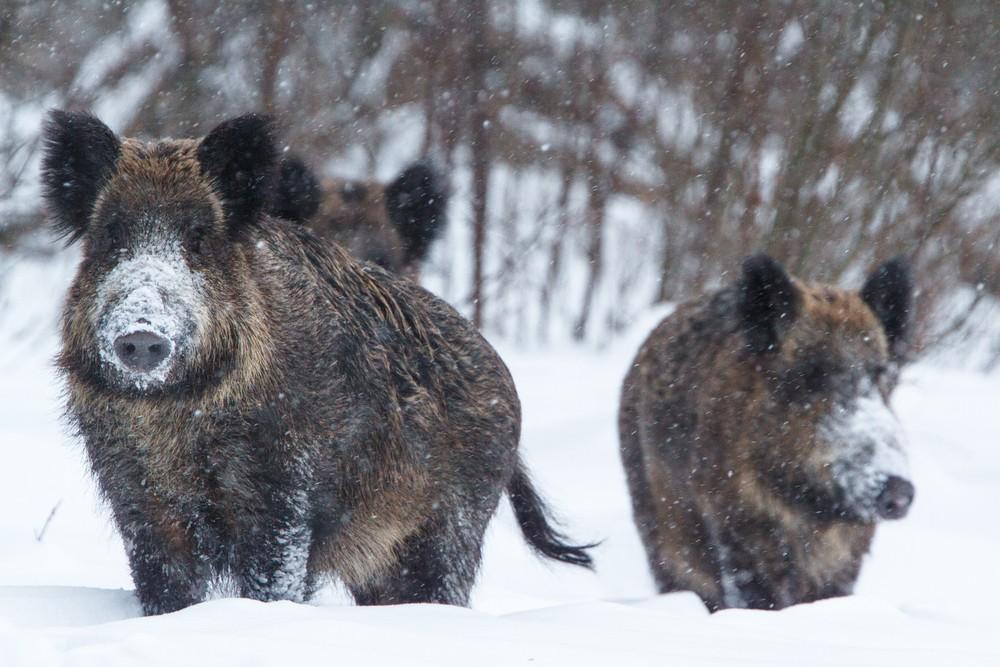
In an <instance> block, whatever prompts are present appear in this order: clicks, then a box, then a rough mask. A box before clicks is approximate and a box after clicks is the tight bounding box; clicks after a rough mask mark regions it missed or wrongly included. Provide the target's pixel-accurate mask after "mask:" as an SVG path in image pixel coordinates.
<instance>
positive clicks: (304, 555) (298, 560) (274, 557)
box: [234, 493, 314, 602]
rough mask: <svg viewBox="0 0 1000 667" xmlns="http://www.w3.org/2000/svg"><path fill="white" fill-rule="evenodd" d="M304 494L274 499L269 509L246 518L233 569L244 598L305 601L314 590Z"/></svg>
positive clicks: (268, 600) (310, 534) (310, 536)
mask: <svg viewBox="0 0 1000 667" xmlns="http://www.w3.org/2000/svg"><path fill="white" fill-rule="evenodd" d="M306 505H307V500H306V497H305V493H291V494H288V495H286V496H283V497H279V498H277V499H272V503H271V507H270V511H268V512H267V513H265V514H257V515H254V516H251V517H246V518H245V519H246V523H245V524H244V525H243V526H242V527H241V530H240V534H241V538H240V540H239V542H238V544H237V549H236V564H235V565H236V566H235V568H234V571H235V574H236V581H237V585H238V587H239V593H240V595H241V596H243V597H248V598H252V599H254V600H261V601H264V602H270V601H274V600H291V601H293V602H303V601H305V600H307V599H309V597H311V595H312V593H313V589H314V583H313V581H312V577H311V576H310V575H309V568H308V565H309V552H310V548H311V546H312V529H311V528H310V525H309V520H308V512H307V511H306Z"/></svg>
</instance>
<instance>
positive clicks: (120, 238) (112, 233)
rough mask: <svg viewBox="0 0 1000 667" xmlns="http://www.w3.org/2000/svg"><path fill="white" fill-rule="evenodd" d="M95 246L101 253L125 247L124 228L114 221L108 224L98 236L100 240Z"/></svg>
mask: <svg viewBox="0 0 1000 667" xmlns="http://www.w3.org/2000/svg"><path fill="white" fill-rule="evenodd" d="M97 247H98V250H99V251H100V252H101V253H102V254H109V253H112V252H115V251H116V250H121V249H122V248H123V247H125V230H124V228H123V227H122V226H121V225H120V224H119V223H116V222H113V223H111V224H110V225H108V226H107V227H106V228H105V230H104V234H103V235H102V236H101V237H100V242H99V244H98V246H97Z"/></svg>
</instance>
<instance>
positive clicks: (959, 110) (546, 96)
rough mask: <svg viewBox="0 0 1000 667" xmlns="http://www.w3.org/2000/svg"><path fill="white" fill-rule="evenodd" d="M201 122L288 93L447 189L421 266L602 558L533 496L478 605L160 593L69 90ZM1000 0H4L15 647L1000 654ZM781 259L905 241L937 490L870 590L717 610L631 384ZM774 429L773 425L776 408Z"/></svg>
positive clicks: (15, 656) (107, 654)
mask: <svg viewBox="0 0 1000 667" xmlns="http://www.w3.org/2000/svg"><path fill="white" fill-rule="evenodd" d="M53 107H56V108H64V109H71V110H83V109H89V110H91V111H93V112H94V113H95V114H96V115H97V116H99V117H100V118H101V119H103V120H104V121H105V122H106V123H108V125H110V126H111V128H112V129H113V130H115V131H116V132H118V133H119V134H123V135H126V136H139V137H146V138H155V137H164V136H174V137H197V136H202V135H204V134H205V133H206V132H208V131H209V130H211V129H212V128H213V127H214V126H215V125H216V124H217V123H219V122H220V121H222V120H224V119H226V118H229V117H232V116H235V115H240V114H243V113H247V112H250V111H263V112H266V113H269V114H272V115H273V116H274V117H275V118H276V120H277V123H278V127H279V129H280V133H281V134H280V136H281V137H282V140H283V141H284V144H285V149H286V150H287V151H288V152H289V153H294V154H298V155H300V156H302V157H303V158H304V159H305V160H306V161H307V162H308V164H309V165H310V166H311V167H312V168H313V169H315V170H316V171H317V172H319V173H320V174H321V175H324V176H330V177H349V178H364V179H370V178H374V179H379V180H388V179H390V178H393V177H394V176H395V175H396V174H398V173H399V171H400V170H401V169H403V168H404V167H405V166H406V165H407V164H409V163H410V162H412V161H413V160H416V159H419V158H423V157H429V158H430V159H432V160H433V161H434V162H435V163H437V165H439V166H440V167H441V168H442V171H444V172H445V174H446V175H447V177H448V181H449V182H450V185H451V195H452V196H451V198H450V202H449V210H448V227H447V229H446V232H445V234H444V237H443V238H442V239H441V240H440V241H438V242H436V243H435V244H434V245H433V247H432V248H431V255H430V258H429V260H428V262H427V263H426V265H425V266H424V267H423V271H422V274H421V280H422V282H423V283H424V284H425V286H426V287H428V288H429V289H430V290H431V291H432V292H435V293H437V294H439V295H441V296H443V297H444V298H445V299H446V300H448V301H449V302H450V303H452V304H454V305H455V306H456V307H457V308H458V309H459V310H461V311H462V312H463V313H464V314H466V315H468V316H469V317H470V318H473V319H474V320H475V321H476V322H477V324H479V325H480V326H481V327H482V329H483V331H484V333H485V335H486V337H487V338H488V339H489V340H490V342H491V343H493V344H494V345H495V346H496V347H497V349H498V351H499V352H500V354H501V356H502V357H503V359H504V361H505V363H506V364H507V366H508V367H509V369H510V371H511V373H512V375H513V378H514V380H515V383H516V385H517V388H518V393H519V396H520V399H521V403H522V406H523V429H522V437H521V445H520V451H521V455H522V456H523V458H524V460H525V462H526V464H527V467H528V468H529V469H530V470H531V472H532V475H533V476H534V479H535V481H536V483H537V484H538V486H539V489H540V490H541V491H542V492H543V494H544V495H545V496H546V497H547V499H549V500H550V502H551V504H552V506H553V507H554V508H556V512H557V515H558V517H559V518H560V519H562V520H563V525H564V527H565V529H566V531H567V533H568V534H569V535H571V536H572V537H574V538H575V539H578V540H581V541H583V540H594V541H600V545H599V546H598V547H596V548H595V549H594V550H593V554H594V558H595V563H596V572H595V573H590V572H584V571H582V570H580V569H579V568H571V567H567V566H561V565H550V564H547V563H543V562H542V561H540V559H538V558H536V557H535V555H534V554H532V553H531V552H530V551H529V550H528V548H527V547H526V546H525V543H524V539H523V537H522V535H521V533H520V532H519V529H518V528H517V524H516V522H515V520H514V517H513V514H512V512H511V511H510V509H509V506H508V504H507V503H506V501H505V502H502V503H501V504H500V507H499V510H498V513H497V516H496V518H495V519H494V520H493V522H492V523H491V525H490V528H489V529H488V531H487V534H486V544H485V548H484V558H483V564H482V568H481V571H480V575H479V579H478V582H477V585H476V587H475V589H474V590H473V596H472V602H471V605H470V608H458V607H445V606H441V605H426V606H424V605H401V606H396V607H355V606H353V605H352V600H351V598H350V596H349V595H347V593H346V592H345V591H344V590H340V589H338V588H337V586H336V585H335V584H334V585H332V586H329V587H327V588H325V589H324V590H323V591H322V592H321V594H320V595H319V596H318V599H316V600H314V601H312V602H310V603H309V604H302V605H296V604H292V603H285V602H279V603H269V604H264V603H258V602H254V601H252V600H246V599H212V600H209V601H206V602H203V603H201V604H198V605H195V606H192V607H190V608H188V609H185V610H183V611H180V612H177V613H174V614H168V615H164V616H157V617H148V618H143V617H141V610H140V608H139V606H138V604H137V602H136V598H135V595H134V594H133V591H132V589H133V588H134V584H133V582H132V580H131V577H130V573H129V567H128V562H127V560H126V558H125V549H124V548H123V544H122V542H121V540H120V538H119V536H118V535H117V533H116V532H115V531H114V529H113V527H112V525H113V524H112V521H111V516H110V511H109V509H108V507H107V505H106V504H105V503H102V502H101V501H100V499H99V498H98V497H97V493H96V490H95V485H94V483H93V481H92V480H91V477H90V475H89V474H88V469H87V465H88V464H87V462H86V459H85V456H84V452H83V447H82V443H81V441H80V439H79V438H77V437H75V436H74V434H73V433H72V432H71V431H70V429H69V428H68V427H67V424H66V422H65V421H64V420H61V419H60V415H61V410H62V402H63V401H62V397H61V395H60V392H61V390H62V387H63V384H62V382H61V381H60V378H59V377H58V374H57V372H56V370H55V367H54V364H53V360H54V358H55V356H56V354H57V351H58V349H59V335H58V315H59V309H60V306H61V303H62V301H63V298H64V295H65V293H66V289H67V286H68V284H69V281H70V279H71V277H72V275H73V272H74V270H75V264H76V262H77V260H78V251H77V250H76V249H75V248H70V249H65V248H63V246H62V244H61V243H59V242H57V241H55V240H54V239H53V237H52V235H51V234H50V233H49V232H48V231H47V230H46V228H45V224H44V218H43V212H42V210H41V203H40V188H39V184H38V163H39V158H40V152H41V146H40V144H39V137H38V134H39V129H40V127H41V123H42V120H43V118H44V113H45V111H46V110H47V109H49V108H53ZM998 245H1000V3H997V2H994V1H988V0H938V1H930V0H912V1H903V0H885V1H884V2H871V1H869V0H860V1H854V2H847V1H841V2H837V1H828V2H815V1H812V0H760V1H757V2H737V1H735V0H733V1H729V0H718V1H704V0H687V1H674V0H662V1H657V0H617V1H614V2H610V1H609V2H599V1H597V0H506V1H502V0H382V1H378V2H376V1H365V0H354V1H353V2H351V1H347V0H340V1H336V2H334V1H329V0H288V1H285V2H281V1H277V0H253V1H247V2H238V1H235V0H230V1H226V2H214V1H213V2H210V1H208V0H138V1H136V2H122V1H118V0H74V1H73V2H61V1H55V0H0V665H3V666H4V667H6V666H7V665H22V664H23V665H32V666H37V665H133V664H143V665H170V666H171V667H172V666H174V665H178V664H211V665H213V667H219V666H220V665H224V664H239V665H247V664H255V665H256V664H261V665H263V664H290V665H296V664H314V663H316V662H317V659H318V658H321V659H322V660H323V661H325V662H330V661H336V662H337V663H339V664H366V665H367V664H386V665H400V664H405V665H434V666H435V667H440V665H449V664H454V665H468V664H477V665H478V664H496V665H504V666H505V667H506V666H507V665H514V664H533V665H564V664H572V665H574V667H585V666H587V665H595V666H596V665H600V666H601V667H603V666H605V665H649V664H668V665H695V664H713V665H719V664H726V665H728V664H737V663H740V662H744V663H746V662H752V663H754V664H769V665H782V664H784V665H790V666H791V665H794V666H796V667H798V666H800V665H804V664H808V665H879V666H882V665H906V666H907V667H913V665H920V664H927V665H941V664H948V665H963V666H964V665H984V666H985V665H989V666H990V667H994V666H995V665H998V664H1000V646H998V645H997V642H996V640H995V635H996V629H997V627H998V624H997V602H996V601H997V600H998V599H1000V578H997V577H995V576H993V575H992V573H993V571H994V570H995V568H996V564H997V562H998V555H1000V522H997V521H996V520H995V518H994V517H993V514H992V510H993V508H995V507H997V506H1000V484H998V483H997V480H1000V450H998V447H997V443H998V442H1000V410H997V406H998V400H1000V247H998ZM759 251H764V252H768V253H770V254H772V255H773V256H774V257H776V258H777V259H779V260H780V261H781V262H783V263H784V264H785V265H786V266H787V267H788V268H789V269H790V270H791V271H792V272H793V273H795V274H797V275H799V276H801V277H803V278H805V279H811V280H820V281H829V282H833V283H837V284H839V285H841V286H844V287H848V288H858V287H859V286H860V285H861V283H862V280H863V279H864V276H865V275H867V273H868V272H869V270H870V269H871V268H872V267H874V266H875V265H876V263H878V262H881V261H883V260H885V259H887V258H889V257H892V256H895V255H902V256H904V257H906V258H907V259H909V260H910V261H911V262H912V263H913V265H914V267H915V277H916V280H917V286H918V293H917V301H916V304H917V311H918V312H917V313H916V315H917V325H918V326H917V330H916V332H915V333H916V343H917V350H916V356H919V357H921V358H919V359H917V360H916V363H913V364H910V365H907V366H906V368H905V369H904V372H903V374H902V377H901V380H900V384H899V387H898V389H897V390H896V391H895V393H894V395H893V398H892V407H893V410H894V411H895V412H896V414H897V415H898V417H899V420H900V423H901V424H902V426H903V429H904V431H905V432H906V434H907V438H908V439H909V447H908V449H909V453H910V460H911V465H912V473H913V481H914V483H915V485H916V487H917V495H916V498H915V501H914V505H913V509H912V511H911V512H910V513H909V515H908V516H907V517H906V518H905V519H904V520H902V521H892V522H885V523H883V524H880V525H879V527H878V529H877V531H876V535H875V539H874V541H873V543H872V549H871V552H870V554H869V555H868V556H867V557H866V558H865V561H864V565H863V567H862V571H861V575H860V578H859V580H858V583H857V586H856V587H855V591H854V593H855V594H854V595H852V596H849V597H844V598H836V599H830V600H823V601H820V602H816V603H812V604H802V605H796V606H793V607H791V608H788V609H785V610H782V611H779V612H771V611H758V610H741V609H734V610H726V611H721V612H719V613H716V614H712V615H709V614H708V612H707V610H706V609H705V607H704V605H703V604H702V603H701V602H700V601H699V600H698V598H697V597H696V596H694V594H691V593H671V594H667V595H657V594H656V589H655V587H654V585H653V582H652V579H651V577H650V575H649V571H648V567H647V563H646V556H645V553H644V551H643V549H642V546H641V544H640V541H639V537H638V534H637V532H636V529H635V526H634V524H633V522H632V520H631V513H632V507H631V502H630V499H629V497H628V493H627V489H626V484H625V476H624V471H623V468H622V465H621V461H620V457H619V452H618V434H617V421H616V420H617V409H618V400H619V394H620V388H621V382H622V378H623V377H624V375H625V372H626V370H627V369H628V368H629V367H630V365H631V363H632V360H633V358H634V355H635V352H636V350H637V348H638V347H639V345H640V344H641V342H642V340H643V339H644V338H645V337H646V335H647V334H648V333H649V331H650V329H651V328H652V327H653V326H654V325H655V324H656V322H658V321H659V320H660V319H661V318H662V317H663V316H664V315H665V314H666V313H667V312H669V311H670V309H671V308H672V307H673V306H674V305H675V304H676V303H677V302H679V301H682V300H684V299H688V298H691V297H694V296H696V295H697V294H699V293H700V292H702V291H703V290H705V289H710V288H713V287H715V286H718V285H720V284H723V283H726V282H730V281H731V280H733V278H734V275H735V274H736V273H737V272H738V270H739V266H740V261H741V259H742V258H743V257H744V256H745V255H748V254H751V253H754V252H759ZM748 427H752V425H751V426H748Z"/></svg>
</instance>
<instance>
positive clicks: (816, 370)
mask: <svg viewBox="0 0 1000 667" xmlns="http://www.w3.org/2000/svg"><path fill="white" fill-rule="evenodd" d="M793 372H794V384H795V385H796V387H797V388H798V389H799V390H800V391H803V392H805V393H808V394H821V393H824V392H826V391H827V390H829V388H830V387H831V386H832V384H833V375H834V373H835V372H836V369H835V368H833V366H832V365H831V364H829V363H824V362H822V361H806V362H804V363H801V364H799V365H797V366H796V367H795V370H794V371H793Z"/></svg>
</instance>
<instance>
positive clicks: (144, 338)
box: [115, 331, 170, 373]
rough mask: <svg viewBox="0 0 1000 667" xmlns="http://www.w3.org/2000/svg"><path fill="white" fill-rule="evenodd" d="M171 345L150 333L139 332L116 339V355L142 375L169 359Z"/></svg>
mask: <svg viewBox="0 0 1000 667" xmlns="http://www.w3.org/2000/svg"><path fill="white" fill-rule="evenodd" d="M169 351H170V343H169V342H167V340H166V339H165V338H163V337H161V336H157V335H156V334H154V333H152V332H150V331H137V332H135V333H130V334H125V335H124V336H119V337H118V338H117V339H115V354H117V355H118V358H119V359H120V360H121V361H122V363H123V364H125V366H126V367H128V368H130V369H131V370H134V371H139V372H142V373H145V372H148V371H151V370H153V369H154V368H156V367H157V366H159V365H160V363H161V362H162V361H163V360H164V359H166V358H167V354H168V352H169Z"/></svg>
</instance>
